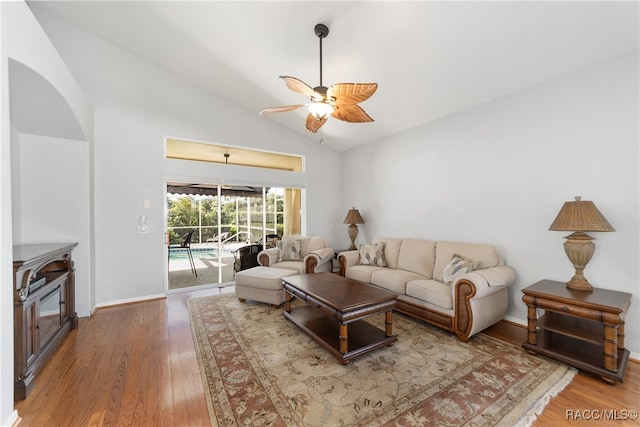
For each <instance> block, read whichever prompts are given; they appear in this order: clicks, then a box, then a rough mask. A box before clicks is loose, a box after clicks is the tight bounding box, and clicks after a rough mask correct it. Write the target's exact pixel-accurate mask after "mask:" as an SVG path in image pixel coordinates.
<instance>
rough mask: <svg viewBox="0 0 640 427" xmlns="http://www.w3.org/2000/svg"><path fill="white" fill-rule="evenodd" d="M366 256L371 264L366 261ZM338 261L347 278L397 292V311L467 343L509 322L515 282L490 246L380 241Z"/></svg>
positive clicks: (348, 254)
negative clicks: (506, 319) (510, 291)
mask: <svg viewBox="0 0 640 427" xmlns="http://www.w3.org/2000/svg"><path fill="white" fill-rule="evenodd" d="M381 243H382V246H380V244H381ZM373 244H378V246H377V247H376V248H377V249H378V252H379V253H378V255H377V256H375V255H372V253H373ZM381 248H382V249H381ZM360 249H362V250H363V251H362V252H361V251H360ZM380 250H381V251H382V252H381V251H380ZM380 252H381V253H380ZM364 254H367V255H368V258H367V259H361V256H360V255H364ZM382 255H384V257H383V256H382ZM454 255H459V256H456V257H455V260H454ZM381 258H384V260H381ZM338 261H339V263H340V274H341V275H342V276H345V277H348V278H351V279H355V280H360V281H362V282H366V283H370V284H373V285H376V286H379V287H381V288H384V289H387V290H389V291H392V292H395V293H396V294H398V301H397V304H396V310H397V311H399V312H402V313H405V314H408V315H410V316H413V317H416V318H418V319H421V320H424V321H426V322H429V323H431V324H434V325H436V326H439V327H442V328H444V329H446V330H448V331H451V332H454V333H456V334H457V336H458V338H459V339H460V340H461V341H468V339H469V338H470V337H471V336H472V335H474V334H476V333H478V332H480V331H482V330H483V329H485V328H487V327H489V326H491V325H493V324H494V323H496V322H498V321H499V320H501V319H502V318H503V317H504V315H505V313H506V312H507V308H508V305H509V299H508V294H507V288H508V287H509V286H510V285H511V284H512V283H513V281H514V279H515V273H514V271H513V270H512V269H511V268H510V267H507V266H505V265H504V263H503V260H502V258H501V257H500V256H499V255H498V253H497V250H496V248H495V247H494V246H492V245H488V244H478V243H456V242H448V241H438V242H436V241H431V240H420V239H411V238H405V239H394V238H376V239H374V240H373V242H372V245H366V246H363V245H360V248H359V250H354V251H346V252H341V253H340V254H339V255H338ZM474 263H475V264H477V265H475V266H473V264H474ZM385 264H386V266H381V265H385ZM474 267H475V270H473V271H470V272H466V271H468V270H471V269H473V268H474ZM447 281H449V282H450V283H445V282H447Z"/></svg>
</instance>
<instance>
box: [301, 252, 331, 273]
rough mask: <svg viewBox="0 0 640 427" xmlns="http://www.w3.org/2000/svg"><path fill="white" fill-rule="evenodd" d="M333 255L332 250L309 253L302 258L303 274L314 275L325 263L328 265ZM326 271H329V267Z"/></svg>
mask: <svg viewBox="0 0 640 427" xmlns="http://www.w3.org/2000/svg"><path fill="white" fill-rule="evenodd" d="M334 255H335V251H334V250H333V248H322V249H316V250H315V251H311V252H309V253H308V254H307V255H305V257H304V271H305V273H306V274H309V273H315V272H316V269H318V268H319V267H322V266H323V265H325V264H326V263H330V262H331V260H332V259H333V256H334ZM328 271H331V267H329V269H328Z"/></svg>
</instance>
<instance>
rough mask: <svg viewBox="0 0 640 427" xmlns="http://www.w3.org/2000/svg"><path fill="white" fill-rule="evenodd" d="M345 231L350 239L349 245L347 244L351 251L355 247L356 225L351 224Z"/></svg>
mask: <svg viewBox="0 0 640 427" xmlns="http://www.w3.org/2000/svg"><path fill="white" fill-rule="evenodd" d="M347 233H348V234H349V238H350V239H351V246H349V250H350V251H353V250H355V249H356V237H357V236H358V226H357V225H355V224H351V225H350V226H349V227H348V228H347Z"/></svg>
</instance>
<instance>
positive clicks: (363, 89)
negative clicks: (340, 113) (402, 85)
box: [327, 83, 378, 107]
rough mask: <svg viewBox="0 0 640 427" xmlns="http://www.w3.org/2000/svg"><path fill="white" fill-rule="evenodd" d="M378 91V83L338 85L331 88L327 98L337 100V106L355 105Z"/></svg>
mask: <svg viewBox="0 0 640 427" xmlns="http://www.w3.org/2000/svg"><path fill="white" fill-rule="evenodd" d="M377 89H378V84H377V83H338V84H335V85H333V86H331V87H330V88H329V90H328V91H327V97H328V98H329V99H332V98H335V105H336V106H338V107H340V106H343V105H354V104H358V103H360V102H362V101H366V100H367V99H369V97H370V96H371V95H373V94H374V93H375V91H376V90H377Z"/></svg>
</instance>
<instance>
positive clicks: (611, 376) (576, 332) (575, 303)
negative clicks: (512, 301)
mask: <svg viewBox="0 0 640 427" xmlns="http://www.w3.org/2000/svg"><path fill="white" fill-rule="evenodd" d="M522 293H523V294H524V296H523V297H522V300H523V301H524V302H525V304H527V341H526V342H525V343H524V344H522V346H523V347H524V348H526V349H527V350H528V351H530V352H532V353H539V354H542V355H544V356H547V357H550V358H552V359H555V360H559V361H561V362H563V363H566V364H567V365H571V366H573V367H576V368H578V369H582V370H584V371H587V372H591V373H593V374H596V375H599V376H600V377H601V378H602V379H603V380H604V381H606V382H608V383H610V384H614V383H615V382H622V380H623V378H624V374H625V371H626V369H627V362H628V360H629V350H627V349H625V348H624V316H625V314H626V312H627V310H628V308H629V305H630V304H631V294H628V293H626V292H617V291H612V290H608V289H599V288H594V289H593V292H584V291H576V290H571V289H567V287H566V285H565V283H563V282H556V281H553V280H541V281H539V282H537V283H535V284H533V285H531V286H529V287H528V288H525V289H523V290H522ZM541 310H544V314H542V315H541V316H540V318H538V314H539V311H540V312H541Z"/></svg>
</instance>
